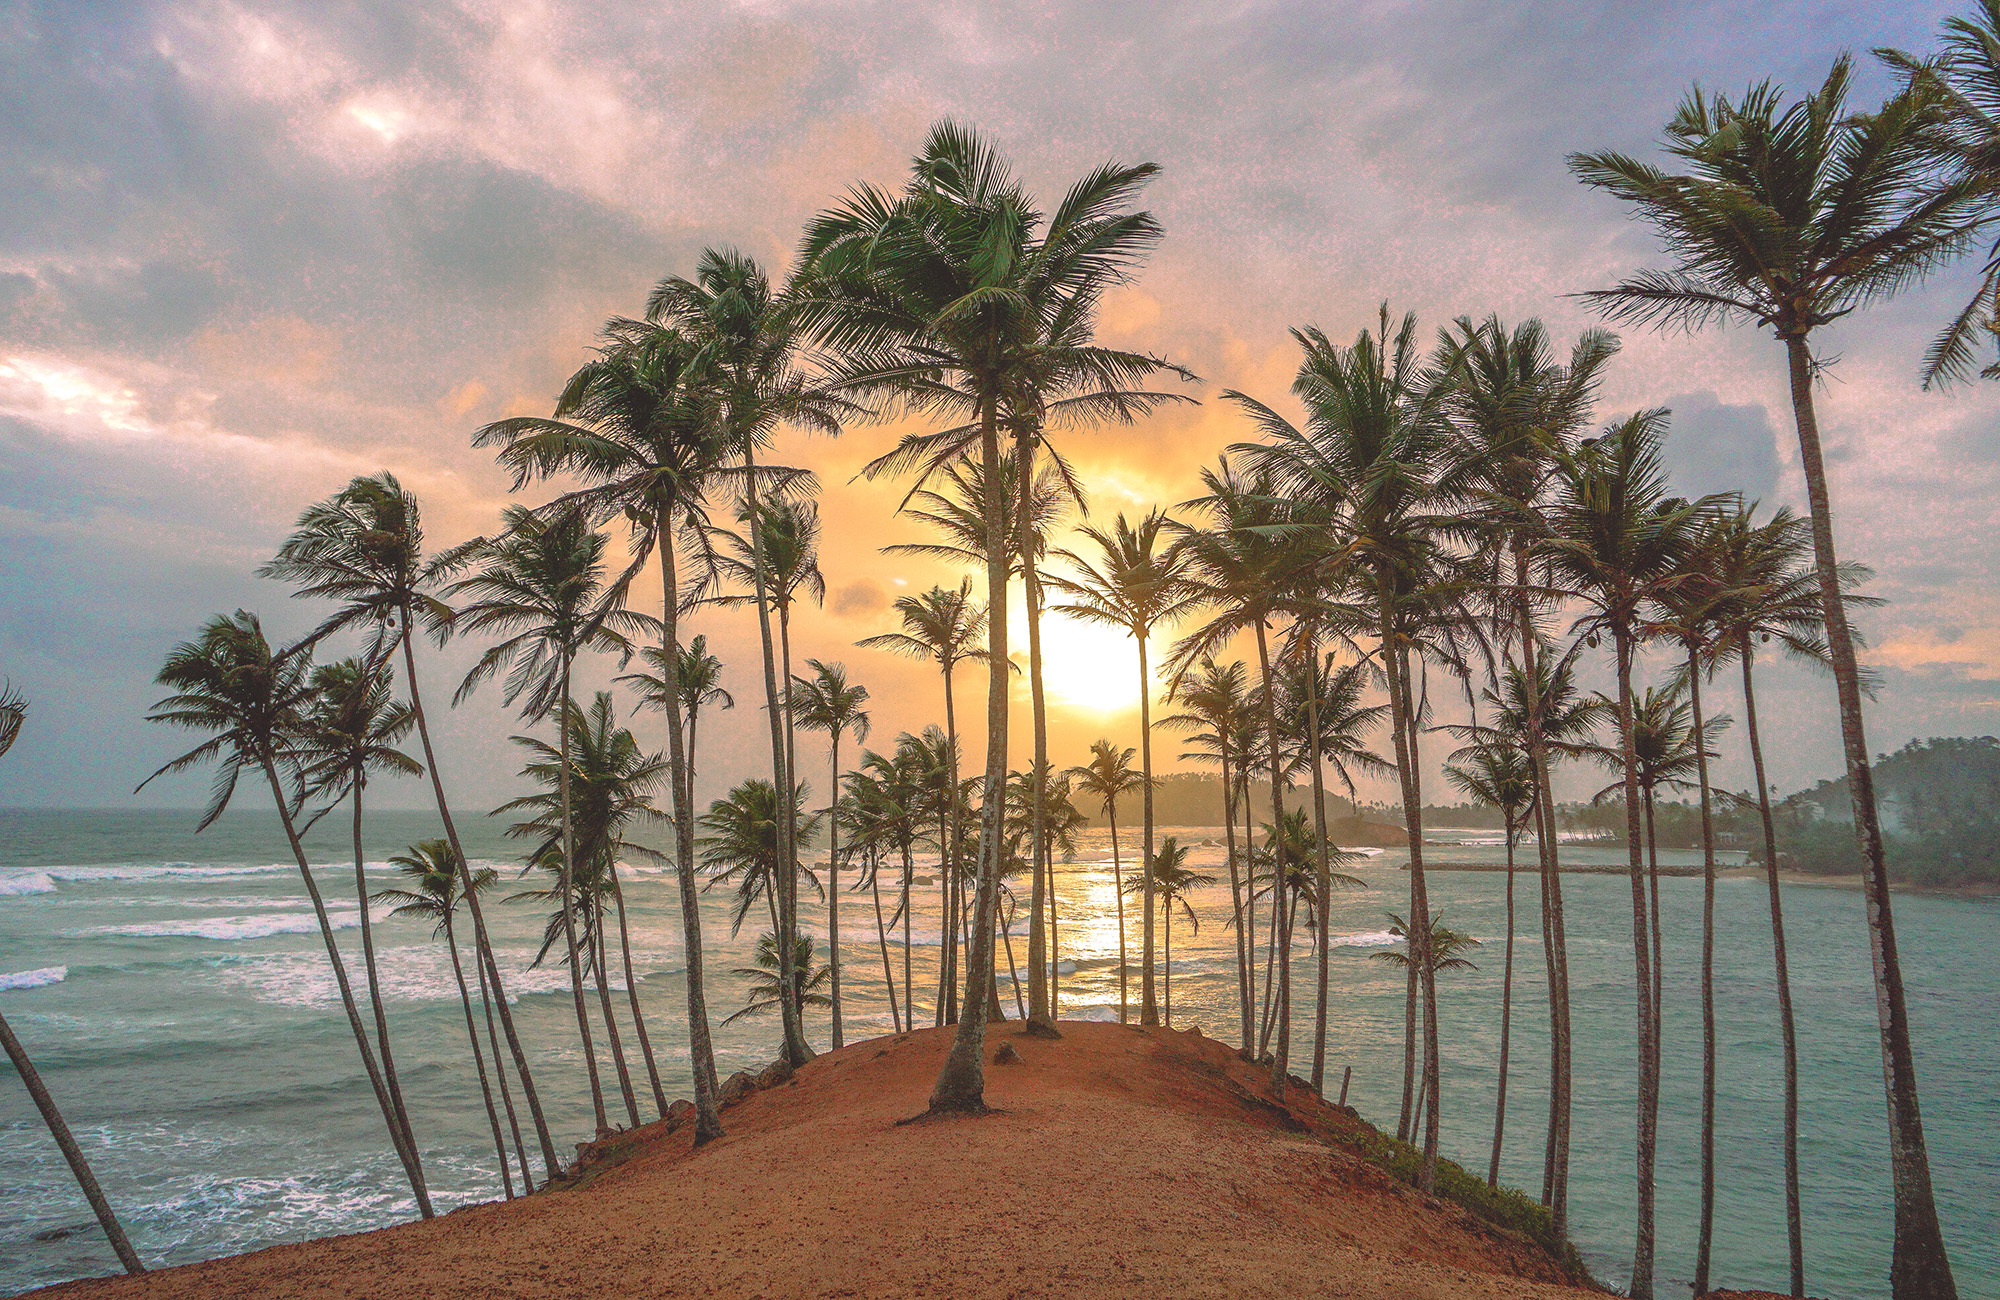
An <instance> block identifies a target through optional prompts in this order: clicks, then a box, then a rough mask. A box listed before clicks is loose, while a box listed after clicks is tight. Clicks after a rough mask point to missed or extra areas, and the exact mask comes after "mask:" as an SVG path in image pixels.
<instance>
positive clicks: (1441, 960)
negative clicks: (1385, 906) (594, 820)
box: [1369, 912, 1480, 1113]
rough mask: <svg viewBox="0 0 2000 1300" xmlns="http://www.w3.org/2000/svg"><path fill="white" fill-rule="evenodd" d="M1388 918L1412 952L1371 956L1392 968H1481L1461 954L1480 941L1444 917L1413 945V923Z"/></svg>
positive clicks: (1393, 916) (1427, 1084)
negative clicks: (1423, 964) (1421, 964)
mask: <svg viewBox="0 0 2000 1300" xmlns="http://www.w3.org/2000/svg"><path fill="white" fill-rule="evenodd" d="M1388 916H1389V933H1390V934H1392V935H1395V936H1396V937H1397V938H1399V939H1401V940H1402V941H1403V946H1404V947H1405V948H1406V949H1408V951H1406V952H1397V951H1395V950H1394V949H1386V950H1384V951H1382V952H1377V953H1371V954H1369V955H1370V956H1372V957H1374V958H1375V960H1377V961H1386V962H1389V963H1391V964H1392V965H1396V966H1404V967H1407V966H1408V965H1409V964H1410V962H1411V961H1412V960H1421V961H1424V962H1426V963H1427V964H1428V965H1429V966H1430V968H1431V974H1432V975H1433V976H1435V975H1436V974H1437V973H1438V972H1439V971H1447V970H1478V969H1479V968H1478V967H1477V966H1475V965H1473V964H1472V962H1471V961H1470V960H1468V959H1467V958H1464V957H1461V956H1459V955H1458V954H1460V953H1462V952H1464V951H1465V950H1466V949H1468V948H1477V947H1479V946H1480V944H1479V940H1477V939H1475V938H1473V937H1472V936H1471V935H1469V934H1460V933H1459V932H1458V931H1456V930H1454V929H1452V928H1451V927H1449V926H1447V925H1446V924H1445V923H1444V917H1443V915H1442V914H1440V915H1437V916H1434V917H1432V918H1431V923H1430V932H1429V933H1428V934H1425V935H1422V936H1420V937H1418V938H1417V940H1416V942H1412V934H1411V927H1410V924H1409V922H1407V921H1405V920H1404V919H1403V918H1402V917H1400V916H1397V915H1396V914H1395V913H1394V912H1390V913H1389V914H1388ZM1419 949H1421V950H1422V952H1423V954H1424V955H1423V956H1422V957H1421V958H1418V957H1414V956H1413V954H1414V953H1416V952H1417V951H1418V950H1419ZM1425 1087H1427V1088H1431V1092H1430V1094H1429V1095H1430V1097H1431V1099H1432V1100H1433V1101H1434V1100H1435V1098H1436V1095H1437V1094H1436V1090H1435V1088H1434V1087H1433V1086H1432V1085H1431V1083H1430V1081H1429V1080H1428V1079H1427V1080H1425ZM1423 1107H1424V1102H1423V1099H1421V1098H1420V1099H1419V1102H1418V1108H1419V1109H1423ZM1426 1113H1428V1112H1426Z"/></svg>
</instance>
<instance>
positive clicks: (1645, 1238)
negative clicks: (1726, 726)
mask: <svg viewBox="0 0 2000 1300" xmlns="http://www.w3.org/2000/svg"><path fill="white" fill-rule="evenodd" d="M1666 416H1667V413H1666V412H1665V411H1657V410H1656V411H1642V412H1640V413H1638V414H1636V415H1634V416H1632V417H1630V418H1629V419H1626V420H1624V421H1622V422H1621V423H1619V424H1617V425H1615V426H1613V427H1612V428H1611V429H1610V430H1609V431H1607V432H1606V433H1605V435H1604V436H1603V437H1602V438H1599V439H1597V440H1595V441H1593V442H1590V443H1586V444H1585V445H1584V446H1583V447H1582V448H1580V449H1579V450H1578V451H1576V452H1574V453H1571V452H1562V453H1558V454H1557V457H1556V471H1555V476H1554V482H1555V491H1554V496H1553V499H1552V500H1551V502H1550V504H1549V506H1548V509H1547V515H1546V518H1547V523H1548V529H1549V533H1548V536H1546V537H1544V538H1543V539H1541V540H1540V541H1538V542H1537V543H1536V544H1535V547H1536V551H1537V553H1538V555H1539V557H1540V559H1541V561H1542V563H1543V564H1544V565H1545V566H1546V568H1547V570H1548V572H1549V573H1550V574H1551V575H1552V576H1553V578H1554V579H1555V580H1556V582H1557V583H1558V585H1560V586H1562V587H1564V588H1566V589H1567V590H1569V591H1571V592H1573V593H1575V595H1576V596H1577V598H1578V599H1579V600H1580V601H1581V603H1582V605H1583V606H1584V613H1583V614H1582V616H1581V617H1579V618H1578V619H1577V621H1576V623H1575V625H1574V626H1573V628H1572V631H1573V632H1574V633H1576V634H1578V635H1581V636H1584V637H1586V638H1588V639H1590V640H1596V639H1598V638H1600V637H1602V636H1603V635H1606V634H1608V635H1609V636H1610V637H1611V641H1612V646H1613V651H1614V656H1615V660H1616V668H1617V674H1618V696H1617V713H1618V741H1619V758H1620V766H1621V768H1622V771H1623V787H1624V796H1625V838H1626V861H1627V864H1628V866H1629V870H1630V876H1631V882H1632V958H1633V970H1634V977H1635V978H1636V980H1637V982H1638V998H1637V1004H1636V1005H1637V1013H1638V1051H1639V1071H1638V1073H1639V1097H1638V1101H1639V1117H1638V1158H1637V1164H1638V1181H1639V1188H1638V1193H1639V1194H1638V1216H1637V1217H1638V1225H1637V1241H1636V1242H1635V1245H1634V1251H1633V1264H1632V1294H1633V1295H1635V1296H1651V1295H1652V1288H1653V1247H1654V1222H1653V1206H1654V1190H1655V1189H1654V1178H1653V1168H1654V1159H1655V1155H1656V1152H1657V1146H1658V1126H1659V1107H1660V1056H1659V1027H1660V1022H1659V1008H1658V1007H1657V1006H1656V1005H1655V1002H1656V999H1655V997H1654V988H1655V985H1654V982H1653V977H1652V968H1653V965H1654V963H1653V960H1652V953H1651V950H1650V945H1649V941H1648V935H1649V925H1648V920H1647V917H1648V911H1649V909H1648V906H1647V898H1646V862H1645V843H1644V837H1643V831H1642V829H1641V818H1642V816H1643V812H1642V809H1643V803H1642V800H1641V795H1640V790H1639V760H1638V753H1637V749H1636V743H1637V730H1636V715H1635V709H1634V703H1633V693H1632V668H1633V659H1634V656H1635V654H1636V653H1637V647H1638V641H1639V636H1640V630H1641V629H1640V621H1641V617H1642V611H1643V609H1644V607H1645V606H1646V605H1647V604H1648V603H1650V602H1651V601H1653V600H1655V599H1657V598H1659V597H1660V596H1662V595H1665V594H1667V593H1668V592H1671V591H1672V590H1673V588H1674V587H1675V586H1677V585H1679V584H1680V583H1682V582H1683V581H1684V580H1685V579H1686V577H1687V574H1686V571H1685V569H1684V568H1683V564H1684V561H1685V560H1686V558H1687V555H1688V549H1689V544H1690V541H1691V538H1692V528H1691V524H1692V523H1693V521H1695V520H1696V519H1697V518H1698V517H1699V514H1700V512H1701V510H1702V507H1701V506H1699V505H1691V504H1689V503H1688V502H1686V501H1682V500H1680V499H1678V498H1669V497H1668V496H1667V494H1666V491H1667V475H1666V466H1665V462H1664V460H1663V459H1662V452H1661V446H1662V443H1663V441H1664V439H1665V436H1666Z"/></svg>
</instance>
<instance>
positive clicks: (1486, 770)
mask: <svg viewBox="0 0 2000 1300" xmlns="http://www.w3.org/2000/svg"><path fill="white" fill-rule="evenodd" d="M1451 757H1452V760H1453V761H1452V763H1451V764H1450V765H1448V766H1446V768H1445V769H1444V776H1445V780H1446V781H1448V782H1450V783H1451V785H1452V786H1453V787H1454V788H1455V789H1457V790H1458V791H1459V792H1460V793H1461V794H1464V795H1466V796H1467V797H1469V798H1470V799H1471V800H1472V801H1473V802H1474V803H1481V804H1485V805H1486V806H1487V807H1489V808H1497V809H1499V810H1500V821H1501V825H1502V826H1504V827H1505V828H1506V837H1507V955H1506V958H1505V965H1504V966H1503V967H1502V973H1501V976H1500V1066H1499V1069H1500V1074H1499V1083H1498V1085H1497V1088H1496V1090H1495V1093H1494V1099H1493V1158H1492V1160H1491V1161H1490V1162H1489V1163H1488V1164H1487V1167H1486V1185H1487V1186H1488V1187H1498V1186H1499V1185H1500V1147H1501V1144H1502V1143H1503V1142H1504V1141H1505V1140H1506V1135H1507V1049H1508V1045H1509V1039H1510V1037H1511V1035H1512V1031H1513V1024H1514V846H1515V845H1516V844H1517V843H1519V841H1520V838H1521V832H1522V830H1523V829H1525V828H1526V826H1527V821H1528V818H1530V817H1532V816H1533V815H1534V811H1535V799H1536V781H1535V773H1534V767H1533V765H1532V764H1531V763H1530V762H1529V760H1528V755H1527V753H1526V751H1525V749H1523V748H1522V747H1521V746H1519V745H1513V744H1506V743H1501V742H1496V741H1488V742H1486V743H1484V744H1476V745H1471V746H1468V747H1466V748H1465V749H1461V750H1459V751H1458V752H1457V753H1455V754H1453V755H1452V756H1451Z"/></svg>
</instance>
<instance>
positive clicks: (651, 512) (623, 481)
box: [473, 321, 733, 1146]
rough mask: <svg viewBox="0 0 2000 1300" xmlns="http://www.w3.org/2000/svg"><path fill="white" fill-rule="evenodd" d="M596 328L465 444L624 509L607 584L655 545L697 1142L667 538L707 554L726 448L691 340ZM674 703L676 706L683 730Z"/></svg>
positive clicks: (576, 503) (684, 797) (700, 1102)
mask: <svg viewBox="0 0 2000 1300" xmlns="http://www.w3.org/2000/svg"><path fill="white" fill-rule="evenodd" d="M604 339H605V343H604V346H603V347H602V348H601V349H600V350H599V353H598V356H597V358H596V359H595V360H593V361H591V362H590V363H589V364H587V365H585V366H584V367H583V368H582V369H581V370H579V371H577V372H576V373H575V374H574V375H572V376H571V377H570V379H569V382H568V384H567V385H565V386H564V389H563V392H562V396H561V397H560V398H559V399H558V400H557V403H556V408H555V415H554V417H553V418H550V419H541V418H536V417H524V418H520V419H513V420H502V421H501V422H499V423H498V424H491V425H487V426H486V427H485V428H483V429H481V430H480V431H479V432H478V433H477V434H475V435H474V437H473V445H475V446H486V445H489V444H498V445H499V446H500V452H499V459H500V463H501V464H502V465H505V466H506V467H507V468H508V469H510V470H511V471H512V472H513V475H514V482H513V487H514V489H515V490H516V491H518V490H519V489H521V488H522V487H524V486H525V485H526V484H528V483H529V482H531V481H534V480H536V479H542V478H549V477H553V476H557V475H561V476H564V477H569V476H574V477H576V478H580V479H582V480H584V482H585V486H583V487H581V488H578V489H576V490H575V491H573V492H570V493H568V494H567V495H565V496H563V497H559V498H558V499H557V501H556V502H555V503H552V504H553V505H554V506H557V507H562V508H575V509H579V510H581V511H583V512H584V513H585V514H586V515H587V516H588V517H589V518H591V519H593V520H595V521H597V522H599V523H604V522H609V521H610V520H612V519H616V518H621V517H622V518H624V519H625V520H627V521H628V522H629V524H630V525H631V528H632V532H633V546H632V561H631V564H630V565H629V566H628V568H627V569H626V570H625V572H624V574H622V575H620V577H619V579H618V580H617V584H616V585H618V586H621V587H622V586H624V585H626V584H627V583H628V582H629V581H631V580H632V579H633V578H634V577H635V576H636V575H637V573H638V572H639V571H640V570H641V569H642V568H643V566H644V565H645V563H646V561H647V560H648V559H649V558H650V557H651V556H652V555H653V554H654V553H655V552H657V553H658V555H659V565H660V588H661V597H660V615H661V618H660V640H659V645H658V647H657V653H654V652H653V651H651V650H649V652H648V659H649V660H650V662H651V663H652V664H653V666H654V667H655V668H656V669H658V670H659V672H660V679H659V690H658V693H657V694H653V695H648V696H646V699H647V702H649V703H650V704H651V705H652V706H653V707H654V708H658V709H662V710H664V711H665V712H666V714H667V757H668V762H669V764H670V766H671V769H672V775H673V816H674V875H675V880H676V884H677V886H678V890H679V894H680V907H681V936H682V941H683V942H684V943H685V945H686V954H687V980H686V981H685V982H686V985H687V1019H688V1047H689V1053H690V1057H691V1066H692V1072H693V1074H694V1102H695V1126H694V1142H695V1145H697V1146H700V1145H701V1144H703V1143H705V1142H708V1141H711V1140H713V1139H715V1138H718V1137H720V1136H722V1119H721V1114H720V1111H719V1108H718V1101H717V1094H718V1092H719V1091H720V1084H719V1081H718V1079H717V1077H716V1072H715V1049H714V1045H713V1043H712V1041H711V1039H710V1034H709V1023H708V1000H707V992H706V989H705V984H704V976H703V974H702V971H703V963H702V943H701V904H700V899H699V897H698V892H697V891H698V886H697V883H696V880H695V872H694V817H695V810H694V745H695V709H696V707H697V705H698V704H701V703H707V702H708V700H707V699H706V697H704V696H702V694H701V688H700V686H699V685H698V684H697V683H695V682H686V683H684V682H683V681H682V680H681V678H680V676H679V674H680V673H681V672H682V671H683V670H685V669H686V668H687V667H688V666H689V664H690V662H691V661H692V662H693V663H694V664H695V665H701V663H702V660H703V655H702V653H701V652H700V651H699V650H697V647H698V646H700V645H701V644H702V639H701V638H699V637H697V638H695V640H694V641H693V642H691V643H689V645H687V646H685V647H683V646H682V645H681V643H680V607H681V603H682V597H681V589H680V568H679V563H678V557H677V554H676V551H677V549H685V550H689V551H691V552H692V553H693V554H694V556H695V557H696V559H697V560H698V561H699V562H700V563H701V564H702V565H703V566H705V565H706V563H707V559H708V555H707V551H708V530H707V525H708V511H707V495H708V493H709V492H710V491H711V490H712V489H713V488H715V487H716V486H718V485H719V484H721V483H723V482H725V481H727V480H729V479H730V478H731V477H732V474H733V471H732V470H731V469H730V468H729V464H728V462H729V461H730V460H731V458H732V457H733V453H732V451H731V450H730V448H729V445H728V441H727V439H726V438H724V436H723V434H722V431H721V430H719V429H718V428H716V426H715V422H714V421H713V420H712V419H711V418H710V414H711V403H710V401H709V398H708V394H707V391H706V385H705V383H704V382H703V381H702V372H703V366H704V365H705V364H706V363H705V361H704V358H703V354H702V352H701V349H700V348H699V346H698V345H697V343H696V342H695V341H694V340H691V339H689V338H687V337H684V336H683V335H681V334H679V333H677V332H675V331H673V330H663V329H649V328H646V327H642V326H640V325H638V324H636V323H635V322H630V321H613V322H612V323H611V324H610V325H609V326H607V328H606V330H605V333H604ZM677 542H678V547H677V544H676V543H677ZM642 685H643V684H642ZM724 694H725V698H726V693H724ZM732 703H733V701H732ZM683 704H685V706H686V708H687V710H688V712H687V732H686V735H685V736H683V735H682V731H681V712H680V711H681V708H682V706H683ZM724 707H729V706H728V705H727V704H725V705H724ZM503 1005H504V1004H503Z"/></svg>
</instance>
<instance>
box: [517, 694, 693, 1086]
mask: <svg viewBox="0 0 2000 1300" xmlns="http://www.w3.org/2000/svg"><path fill="white" fill-rule="evenodd" d="M570 709H571V718H570V725H569V756H570V757H569V763H568V767H569V771H570V836H571V841H572V843H573V845H574V852H575V860H576V862H577V863H578V864H579V866H578V871H579V874H580V875H581V876H587V877H589V878H591V879H592V880H594V881H595V882H596V883H597V885H598V886H599V887H600V889H601V891H602V892H605V893H608V894H609V895H610V899H611V905H612V907H613V909H614V910H615V913H616V916H617V921H618V948H619V959H620V965H621V966H622V968H623V972H624V976H625V995H626V1003H627V1009H628V1011H629V1012H630V1014H631V1017H632V1029H633V1033H634V1034H635V1035H636V1036H637V1038H638V1040H639V1052H640V1056H641V1058H642V1060H643V1061H644V1063H645V1066H646V1075H647V1080H648V1082H649V1083H650V1084H651V1085H652V1091H653V1101H654V1104H655V1105H656V1106H658V1108H659V1111H660V1114H661V1115H662V1117H664V1116H665V1114H666V1110H667V1100H666V1089H665V1088H664V1086H663V1085H662V1083H661V1080H660V1068H659V1063H658V1061H657V1059H656V1058H655V1056H654V1054H653V1044H652V1037H651V1035H650V1034H648V1032H647V1030H646V1017H645V1013H644V1011H643V1010H642V1009H641V1008H640V1005H639V980H638V975H637V972H636V971H635V970H634V969H633V964H632V934H631V927H630V925H629V924H628V922H627V919H626V914H625V888H624V885H623V884H622V883H621V881H620V879H619V876H618V871H617V866H618V863H619V862H620V861H621V860H622V859H624V858H626V857H628V856H629V857H636V858H642V859H647V860H651V861H664V860H665V855H663V854H661V853H659V852H658V851H657V850H654V849H651V848H648V847H647V846H645V845H643V844H640V843H637V842H636V841H634V840H633V839H632V838H631V831H632V830H633V828H634V827H635V826H639V825H645V824H650V823H652V822H656V821H661V820H664V819H665V814H664V813H662V812H661V811H660V809H659V808H658V807H656V806H655V805H654V803H653V796H654V795H655V794H656V793H657V792H658V790H659V789H660V787H661V786H662V785H664V784H668V783H670V782H671V780H672V775H673V770H672V765H671V764H670V763H669V762H668V761H667V759H666V758H665V757H664V756H662V755H660V754H657V753H652V754H649V753H647V752H645V750H644V749H643V748H641V746H640V745H639V742H638V739H637V738H636V737H634V736H633V734H632V733H631V732H630V731H629V730H627V729H626V728H624V727H621V726H618V725H617V710H616V708H615V706H614V705H613V703H612V697H611V693H610V692H609V691H599V692H598V693H597V695H596V697H595V698H594V699H593V700H592V702H591V706H590V709H589V710H588V711H587V712H586V711H585V710H583V709H582V708H581V707H579V706H578V705H577V704H576V703H575V702H574V701H572V702H571V704H570ZM520 743H522V744H523V745H524V746H525V748H526V749H527V750H528V752H529V754H530V756H531V758H532V759H533V760H534V761H532V762H531V763H530V764H529V766H528V768H527V769H526V771H525V772H524V773H523V774H524V775H526V776H529V777H530V778H532V779H534V780H536V781H538V782H540V783H541V784H543V785H544V786H545V787H546V789H544V790H543V791H542V792H541V793H539V794H531V795H527V796H524V797H522V798H519V799H515V800H513V801H512V802H510V803H508V804H507V805H505V806H504V807H503V808H502V809H501V810H500V811H501V812H513V811H523V810H525V811H529V812H532V813H534V814H535V815H534V817H533V818H532V819H531V820H530V821H528V822H526V823H524V824H522V825H520V826H517V827H514V828H512V830H510V832H509V833H510V834H515V835H517V836H529V835H534V836H539V837H540V838H541V840H542V844H541V847H540V849H539V850H538V853H540V854H541V855H543V856H546V855H547V854H548V853H550V852H551V851H553V852H557V853H559V852H560V850H561V836H562V802H561V800H562V794H561V790H562V785H561V779H560V777H559V776H558V775H557V772H558V766H557V755H558V752H559V751H557V750H555V749H553V748H551V747H550V746H549V745H547V744H546V743H545V742H543V741H540V740H536V739H532V738H531V739H528V740H526V741H522V742H520ZM579 892H586V891H581V890H580V891H579ZM598 933H599V936H600V939H601V938H602V935H603V931H602V930H601V929H600V930H599V931H598ZM600 946H601V945H600ZM599 983H600V990H599V1000H600V1001H603V1000H604V993H603V989H602V987H601V986H602V980H601V979H600V981H599ZM603 1015H604V1019H605V1023H606V1026H607V1033H610V1034H615V1033H616V1022H615V1021H614V1020H613V1019H612V1016H611V1011H610V1008H609V1007H608V1006H606V1007H604V1008H603ZM614 1042H615V1039H614Z"/></svg>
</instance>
